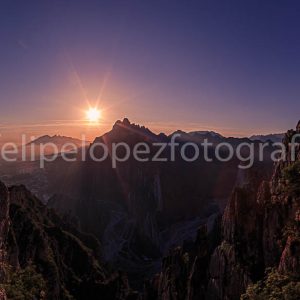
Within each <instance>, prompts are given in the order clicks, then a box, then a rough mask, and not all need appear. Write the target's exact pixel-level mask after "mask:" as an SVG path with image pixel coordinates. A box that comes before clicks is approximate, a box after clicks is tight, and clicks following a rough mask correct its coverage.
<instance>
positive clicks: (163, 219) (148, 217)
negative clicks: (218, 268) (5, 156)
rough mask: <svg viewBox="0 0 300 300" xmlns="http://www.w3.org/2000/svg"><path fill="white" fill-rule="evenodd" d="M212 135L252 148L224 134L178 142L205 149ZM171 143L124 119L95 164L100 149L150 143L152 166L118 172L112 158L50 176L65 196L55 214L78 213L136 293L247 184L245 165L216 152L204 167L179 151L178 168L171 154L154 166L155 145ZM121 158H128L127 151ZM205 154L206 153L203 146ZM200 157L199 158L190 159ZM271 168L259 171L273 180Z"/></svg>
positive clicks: (56, 202) (52, 168) (55, 203)
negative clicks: (163, 260) (169, 255)
mask: <svg viewBox="0 0 300 300" xmlns="http://www.w3.org/2000/svg"><path fill="white" fill-rule="evenodd" d="M206 135H209V136H210V137H212V138H214V139H221V140H222V141H224V140H226V141H228V142H229V143H231V144H232V145H233V146H234V147H236V146H237V145H238V144H239V143H240V142H242V141H248V142H251V141H250V140H249V139H236V138H224V137H222V136H221V135H218V134H213V135H212V134H211V133H207V134H206V133H204V134H203V133H191V134H189V133H186V134H184V133H182V132H181V136H180V138H178V140H177V139H176V141H177V142H179V143H180V144H181V145H182V144H183V143H184V142H185V141H186V140H188V141H196V142H197V143H200V142H201V141H202V139H203V137H205V136H206ZM171 138H172V135H171V136H166V135H164V134H160V135H156V134H154V133H153V132H151V131H150V130H149V129H147V128H145V127H143V126H139V125H136V124H132V123H130V122H129V120H128V119H124V120H123V121H117V122H116V123H115V125H114V126H113V129H112V130H111V131H110V132H108V133H106V134H104V135H103V136H101V137H98V138H96V139H95V141H94V142H93V143H92V144H91V146H90V147H93V148H94V150H95V151H94V152H95V157H96V158H101V157H102V156H103V148H102V147H101V146H99V147H97V144H99V143H104V144H105V145H107V146H108V148H109V152H111V151H112V144H113V143H126V144H127V145H128V146H129V148H130V149H131V150H132V149H133V148H134V146H135V145H136V144H138V143H141V142H143V143H146V144H147V145H148V146H149V148H150V152H149V155H148V156H149V157H150V160H149V161H147V162H138V161H137V160H136V159H134V158H133V157H130V158H129V159H128V160H127V161H126V162H117V164H116V168H115V169H113V168H112V160H111V157H110V156H108V158H107V159H105V160H104V161H95V160H94V159H92V158H91V157H90V156H89V154H87V157H86V161H85V162H82V163H80V164H73V166H71V165H70V164H67V163H65V162H60V164H59V165H58V164H57V163H56V164H50V165H49V166H48V169H47V172H48V174H50V175H49V176H51V177H52V178H55V181H54V182H55V183H53V187H52V188H51V189H52V190H56V191H57V195H56V196H55V198H52V199H51V202H50V203H51V206H52V207H55V208H57V209H61V210H62V212H63V213H64V212H66V211H67V212H69V211H72V212H73V213H74V214H75V215H76V216H77V217H78V220H79V222H80V225H81V226H82V228H83V230H84V231H86V232H92V233H93V234H95V235H96V236H97V237H98V238H99V239H100V240H101V242H102V244H103V255H104V258H105V260H106V261H108V262H110V263H111V264H112V265H113V266H115V267H118V268H121V269H122V270H124V271H126V272H127V273H128V274H129V277H130V279H131V282H133V283H134V284H135V287H138V286H140V285H141V283H142V281H143V278H144V277H148V278H149V277H150V276H151V274H154V273H155V272H157V271H159V269H160V261H161V258H162V256H163V255H165V254H166V253H167V251H168V250H169V249H170V248H172V247H173V246H176V245H179V244H182V243H183V242H184V241H192V240H193V239H194V238H195V237H196V235H197V229H198V227H199V225H200V224H203V223H206V222H208V221H210V222H211V220H213V218H215V217H216V215H217V214H218V213H219V212H220V211H222V209H223V207H224V204H225V203H226V199H227V198H228V197H229V195H230V193H231V191H232V189H233V187H234V185H235V183H236V182H237V181H243V179H242V178H243V176H241V175H240V174H239V172H238V167H237V166H238V164H239V163H240V162H239V160H238V159H237V158H233V159H232V160H230V161H228V162H220V161H218V160H217V159H215V157H214V146H213V147H211V148H209V150H208V155H209V156H210V157H212V161H211V162H210V161H205V159H204V157H203V153H200V155H199V159H198V160H197V161H194V162H192V163H191V162H187V161H185V160H183V159H182V157H181V154H180V150H179V148H178V149H176V152H175V158H176V159H175V161H171V159H170V155H171V154H170V150H169V149H164V150H163V151H162V153H161V155H160V157H161V158H167V160H168V161H156V162H154V161H151V158H153V156H154V155H155V154H156V152H157V150H156V148H155V146H154V144H153V143H161V142H166V143H168V142H170V140H171ZM119 150H120V152H119V153H118V154H119V156H120V157H123V155H124V153H122V151H123V150H124V149H123V150H122V149H119ZM121 150H122V151H121ZM270 150H272V149H271V148H270V149H269V150H267V151H270ZM199 151H200V152H202V151H203V149H202V148H201V146H200V150H199ZM87 153H89V151H87ZM192 154H193V153H192V150H191V151H188V152H187V155H192ZM221 154H226V150H224V151H223V150H222V151H221ZM271 166H272V161H271V160H270V159H266V161H265V162H263V163H260V162H258V161H256V162H255V164H254V168H259V169H261V172H262V174H268V173H269V170H271ZM51 174H52V175H51ZM50 203H49V205H50Z"/></svg>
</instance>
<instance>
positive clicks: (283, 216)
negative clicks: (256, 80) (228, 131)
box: [144, 122, 300, 300]
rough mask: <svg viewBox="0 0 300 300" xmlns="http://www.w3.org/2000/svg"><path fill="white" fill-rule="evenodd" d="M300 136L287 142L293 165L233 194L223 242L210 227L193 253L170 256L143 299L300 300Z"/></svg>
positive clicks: (252, 178) (184, 250)
mask: <svg viewBox="0 0 300 300" xmlns="http://www.w3.org/2000/svg"><path fill="white" fill-rule="evenodd" d="M297 133H300V122H299V124H298V126H297V130H296V131H295V130H290V131H288V132H287V134H286V135H285V137H284V142H285V147H286V153H287V159H286V160H281V161H279V162H278V163H277V164H276V165H275V167H274V171H273V176H272V179H271V180H270V181H262V182H261V180H260V179H259V178H258V176H257V175H255V174H253V173H252V174H251V172H250V173H249V174H248V176H247V180H246V181H245V182H244V184H243V185H242V186H238V187H236V188H235V189H234V191H233V193H232V195H231V198H230V200H229V202H228V204H227V206H226V209H225V212H224V214H223V216H222V221H221V224H220V226H218V223H217V224H216V226H215V228H217V232H219V233H220V237H221V238H220V240H219V241H218V238H216V237H218V234H216V231H209V230H208V229H207V227H206V226H204V227H202V228H201V229H200V230H199V234H198V238H197V240H196V242H195V243H194V245H193V246H189V247H186V246H183V247H180V248H177V249H174V250H173V251H171V252H170V254H169V256H167V257H166V258H165V259H164V263H163V269H162V272H161V273H159V274H158V275H157V276H156V277H155V278H154V279H153V280H151V281H150V282H148V284H147V285H146V286H145V293H144V299H147V300H150V299H160V300H171V299H172V300H174V299H178V300H179V299H182V300H196V299H214V300H235V299H240V298H241V299H244V300H245V299H247V300H250V299H299V298H300V265H299V264H300V218H299V216H300V176H299V174H300V149H299V146H297V147H296V150H295V153H294V154H295V158H296V161H293V160H292V157H293V149H292V148H291V145H290V142H291V140H292V137H293V136H294V135H295V134H297ZM218 228H219V230H218Z"/></svg>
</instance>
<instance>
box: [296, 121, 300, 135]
mask: <svg viewBox="0 0 300 300" xmlns="http://www.w3.org/2000/svg"><path fill="white" fill-rule="evenodd" d="M296 131H297V133H300V120H299V122H298V124H297V126H296Z"/></svg>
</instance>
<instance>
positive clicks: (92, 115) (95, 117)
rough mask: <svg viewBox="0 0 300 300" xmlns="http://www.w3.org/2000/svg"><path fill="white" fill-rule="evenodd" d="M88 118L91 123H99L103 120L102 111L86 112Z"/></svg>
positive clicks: (93, 109) (92, 109) (90, 110)
mask: <svg viewBox="0 0 300 300" xmlns="http://www.w3.org/2000/svg"><path fill="white" fill-rule="evenodd" d="M86 117H87V119H88V120H89V121H90V122H91V123H97V122H98V121H99V120H100V118H101V111H100V110H99V109H97V108H90V109H89V110H88V111H87V112H86Z"/></svg>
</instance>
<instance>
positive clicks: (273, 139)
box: [250, 133, 284, 143]
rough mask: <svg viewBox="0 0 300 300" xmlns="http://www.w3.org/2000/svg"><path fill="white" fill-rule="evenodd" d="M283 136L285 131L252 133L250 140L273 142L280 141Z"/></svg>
mask: <svg viewBox="0 0 300 300" xmlns="http://www.w3.org/2000/svg"><path fill="white" fill-rule="evenodd" d="M283 137H284V133H271V134H266V135H252V136H250V140H252V141H261V142H267V141H271V142H273V143H278V142H281V141H282V139H283Z"/></svg>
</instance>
